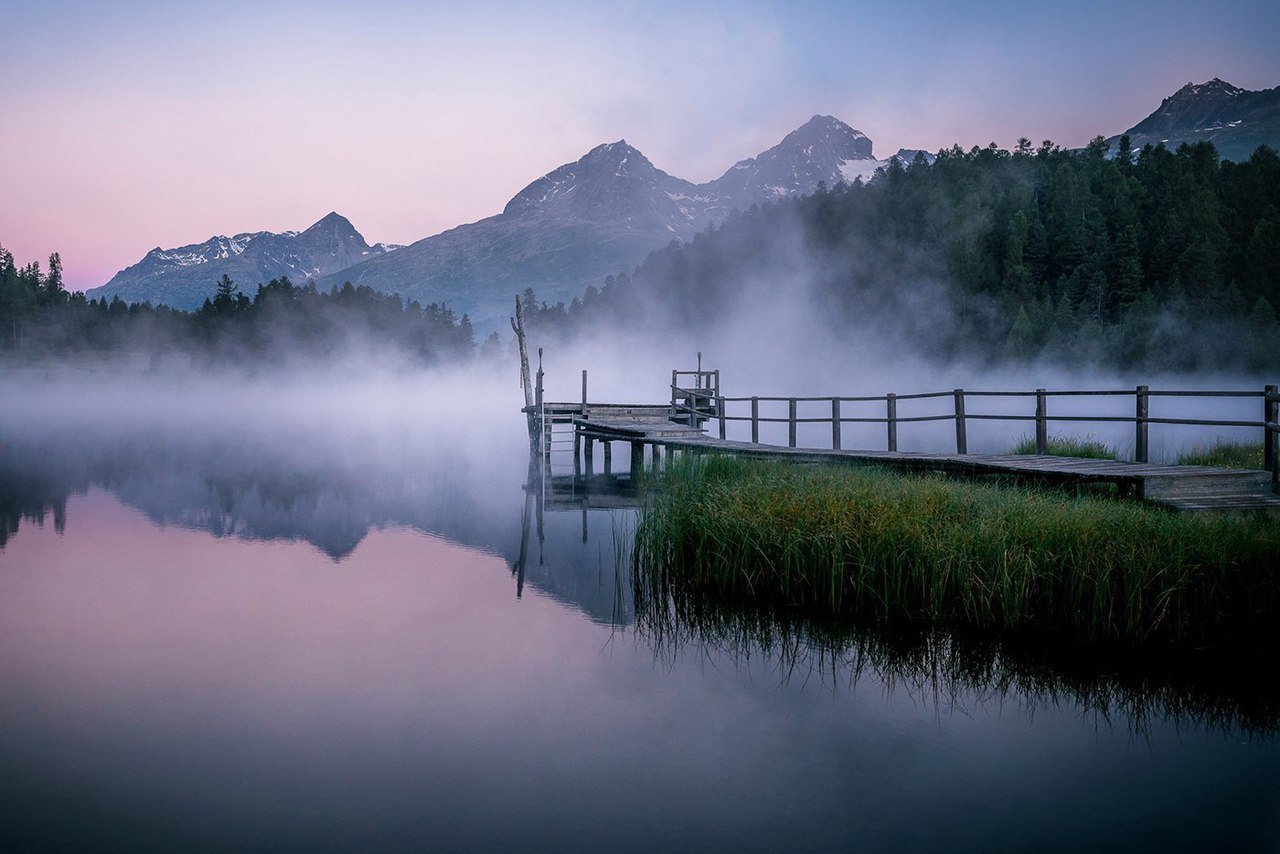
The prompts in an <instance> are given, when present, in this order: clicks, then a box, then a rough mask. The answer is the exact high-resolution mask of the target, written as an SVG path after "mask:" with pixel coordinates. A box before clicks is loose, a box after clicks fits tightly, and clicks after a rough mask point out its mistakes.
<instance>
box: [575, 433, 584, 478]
mask: <svg viewBox="0 0 1280 854" xmlns="http://www.w3.org/2000/svg"><path fill="white" fill-rule="evenodd" d="M573 476H574V477H581V476H582V434H581V433H580V432H578V429H577V428H576V427H575V428H574V430H573Z"/></svg>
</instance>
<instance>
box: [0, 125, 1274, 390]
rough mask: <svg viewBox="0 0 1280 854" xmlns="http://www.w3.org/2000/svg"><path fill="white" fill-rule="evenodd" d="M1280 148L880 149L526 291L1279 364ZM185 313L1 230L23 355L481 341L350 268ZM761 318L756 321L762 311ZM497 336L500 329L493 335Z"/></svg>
mask: <svg viewBox="0 0 1280 854" xmlns="http://www.w3.org/2000/svg"><path fill="white" fill-rule="evenodd" d="M1278 232H1280V157H1278V156H1277V154H1276V152H1275V151H1273V150H1271V149H1269V148H1266V147H1261V148H1259V149H1258V150H1257V151H1256V152H1255V153H1254V155H1253V156H1252V157H1251V158H1250V159H1249V160H1248V161H1246V162H1243V163H1236V162H1231V161H1221V160H1219V158H1218V156H1217V153H1216V151H1215V150H1214V148H1213V145H1212V144H1211V143H1208V142H1204V143H1199V144H1197V145H1194V146H1189V145H1182V146H1180V147H1179V148H1178V149H1177V150H1176V151H1169V150H1167V149H1166V148H1165V147H1163V146H1157V147H1151V146H1146V147H1144V148H1143V149H1142V150H1141V151H1136V152H1135V151H1133V150H1131V149H1130V147H1129V145H1128V140H1127V138H1122V139H1121V141H1120V143H1119V146H1118V150H1116V151H1109V150H1108V147H1107V144H1106V143H1105V142H1104V141H1103V140H1102V138H1101V137H1099V138H1097V139H1095V140H1094V141H1093V142H1092V143H1090V145H1089V146H1087V147H1086V148H1084V149H1081V150H1064V149H1062V148H1060V147H1058V146H1055V145H1053V144H1052V143H1050V142H1045V143H1043V144H1042V145H1041V146H1040V147H1039V148H1033V147H1032V145H1031V144H1030V143H1029V142H1028V141H1027V140H1025V139H1023V140H1020V141H1019V144H1018V145H1017V147H1016V148H1015V149H1014V150H1013V151H1006V150H1002V149H999V148H997V147H996V146H995V144H994V143H993V144H992V145H990V146H988V147H986V148H976V147H975V148H973V149H971V150H969V151H964V150H961V149H960V148H959V147H952V148H951V149H949V150H943V151H941V152H939V153H938V154H937V156H936V158H935V159H933V160H932V161H931V160H930V159H928V158H926V157H924V156H923V155H919V156H917V157H916V159H915V161H914V162H913V163H912V164H910V165H909V166H903V165H902V164H900V163H899V162H898V161H896V160H893V161H890V163H889V166H888V167H887V168H886V169H885V170H884V171H883V174H880V175H878V177H877V179H876V180H874V181H872V182H870V183H868V184H865V185H864V184H863V183H861V182H860V181H859V182H856V183H854V184H852V185H845V184H841V185H839V186H836V187H834V188H829V189H828V188H821V189H820V190H819V192H818V193H816V194H814V195H812V196H807V197H803V198H796V199H784V200H781V201H779V202H777V203H774V204H769V205H765V206H762V207H752V208H751V209H750V210H748V211H735V212H734V213H732V214H731V215H730V216H729V217H728V218H727V219H726V220H725V221H724V222H723V223H722V224H720V225H719V226H717V227H715V228H712V229H710V230H708V231H706V232H703V233H702V234H699V235H698V236H696V237H695V238H694V240H693V241H692V242H690V243H688V244H677V243H673V244H672V245H671V246H669V247H667V248H666V249H663V250H661V251H658V252H656V253H654V254H653V255H651V256H650V257H649V259H648V260H647V261H645V262H644V263H643V264H642V265H640V266H639V267H638V268H637V269H636V270H635V271H634V273H631V274H628V273H627V272H620V273H619V274H618V275H617V276H610V277H608V278H607V279H606V280H605V281H604V282H603V283H602V287H601V288H595V287H592V288H588V290H587V292H586V293H585V294H584V295H583V296H582V298H580V299H575V300H574V301H573V302H572V303H571V304H570V305H568V306H566V305H564V304H562V303H557V304H555V305H547V304H545V303H540V302H539V301H538V300H537V296H536V294H534V293H533V292H532V291H529V290H526V291H525V293H524V297H523V305H524V310H525V314H526V322H527V323H529V325H530V326H531V328H532V329H533V330H534V331H535V332H538V333H539V334H541V335H544V336H568V337H572V336H573V335H575V334H576V333H578V332H580V331H583V330H586V329H598V328H600V327H602V326H603V327H604V328H608V327H609V325H610V324H627V325H634V324H636V323H637V322H640V319H641V318H643V319H644V322H653V323H659V324H661V325H663V326H664V327H666V328H674V329H677V330H679V329H681V328H682V327H685V326H689V325H692V326H702V325H705V324H706V323H708V322H709V321H708V317H709V313H710V312H715V311H719V310H721V309H725V308H727V307H731V306H733V305H734V304H736V303H740V302H741V301H742V300H743V299H750V298H752V295H759V294H760V293H761V292H762V291H761V288H764V289H766V290H768V289H773V290H774V291H775V293H774V296H777V297H781V298H783V299H787V298H794V299H796V300H802V299H803V300H809V301H813V302H814V304H815V305H816V307H817V308H818V309H819V311H818V312H817V314H819V315H820V316H822V317H824V318H826V319H827V320H828V321H829V322H830V323H831V324H832V328H833V329H835V330H846V331H848V332H849V333H850V334H855V335H856V334H861V333H866V332H867V331H868V330H871V329H874V330H876V334H878V335H882V336H885V335H887V336H890V337H891V338H892V339H893V340H894V342H895V346H898V347H901V348H904V349H910V350H912V351H914V352H916V353H919V354H923V355H925V356H926V357H930V358H933V359H936V360H939V361H946V360H951V359H956V358H978V359H980V360H983V361H986V362H988V363H993V364H995V363H1002V362H1010V361H1016V362H1022V361H1028V360H1033V359H1043V360H1047V361H1050V362H1062V363H1070V364H1076V365H1080V364H1097V365H1109V366H1114V367H1119V368H1140V369H1148V370H1162V369H1169V370H1186V371H1193V370H1212V369H1247V370H1275V369H1276V368H1280V348H1277V347H1276V346H1275V342H1276V341H1277V336H1278V334H1280V325H1278V324H1277V318H1276V307H1277V306H1278V305H1280V235H1278ZM210 286H211V287H210V290H211V293H210V297H209V299H207V300H206V301H205V303H204V305H203V306H202V307H201V308H199V309H198V310H196V311H194V312H182V311H175V310H172V309H169V308H166V307H163V306H153V305H151V304H149V303H135V304H130V305H126V304H125V303H123V302H122V301H121V300H119V298H116V299H115V300H113V301H112V302H109V303H108V302H106V301H104V300H87V299H85V297H84V296H83V295H82V294H78V293H77V294H71V293H68V292H67V291H66V289H65V287H64V286H63V283H62V270H61V261H60V259H59V258H58V256H57V255H56V254H55V255H53V256H52V257H51V258H50V259H49V265H48V269H47V270H43V271H42V270H41V268H40V266H39V265H38V264H36V263H30V264H27V265H26V266H24V267H18V266H16V265H15V263H14V259H13V257H12V255H11V254H10V253H8V252H5V251H4V250H3V249H2V248H0V327H2V328H0V348H2V349H6V350H11V351H13V350H16V351H21V352H24V353H31V354H37V355H40V354H57V353H74V352H86V351H112V350H116V351H130V352H137V351H147V350H150V351H153V352H155V351H162V350H164V349H165V348H169V347H191V346H195V347H196V348H197V349H198V350H199V351H204V352H208V353H212V354H216V355H218V356H220V357H225V356H229V355H242V356H246V357H250V358H257V357H260V356H262V355H263V354H265V353H267V352H269V351H270V350H271V349H272V348H275V347H278V346H280V345H289V346H292V347H294V348H298V349H300V350H301V351H302V352H304V353H330V352H336V351H337V350H340V349H341V347H342V346H343V345H344V344H345V343H347V342H351V341H354V340H358V339H361V338H363V340H372V341H377V342H380V343H382V344H392V345H398V346H400V347H401V348H403V349H404V350H405V351H407V352H409V353H411V354H413V355H415V356H416V357H419V358H421V359H422V360H423V361H426V362H436V361H441V360H446V361H447V360H452V359H456V358H460V357H463V356H467V355H470V354H472V353H473V352H474V350H475V343H474V337H473V334H472V329H471V324H470V321H469V320H468V318H467V317H466V315H463V316H462V317H461V318H455V317H454V315H453V312H452V311H451V310H450V309H448V308H447V307H444V306H441V305H437V304H430V305H427V306H422V305H420V304H418V303H417V302H416V301H411V302H409V303H407V304H406V303H405V302H404V301H403V300H402V299H401V298H400V297H399V296H397V295H388V294H382V293H378V292H375V291H373V290H371V289H369V288H368V287H353V286H351V285H350V284H347V285H345V286H344V287H342V288H334V289H332V290H330V291H328V292H322V291H318V290H317V289H316V288H315V286H314V285H313V284H310V283H308V284H306V285H302V286H296V285H294V284H292V283H291V282H290V281H289V280H287V279H279V280H273V281H271V282H269V283H266V284H261V285H258V287H257V290H256V293H255V295H254V296H253V297H252V298H250V297H249V296H248V295H247V294H245V293H242V292H241V291H240V290H239V288H238V287H237V285H236V283H234V282H232V281H230V280H229V279H227V278H226V277H225V276H224V277H223V279H222V281H221V282H211V283H210ZM762 322H765V321H763V320H762ZM489 343H490V344H494V343H496V341H495V340H494V339H493V338H492V337H491V338H490V341H489Z"/></svg>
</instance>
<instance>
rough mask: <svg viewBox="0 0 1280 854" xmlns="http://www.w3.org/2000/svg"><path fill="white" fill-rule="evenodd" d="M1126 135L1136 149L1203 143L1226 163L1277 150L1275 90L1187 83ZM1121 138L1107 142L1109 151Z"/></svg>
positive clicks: (1279, 130)
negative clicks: (1262, 149)
mask: <svg viewBox="0 0 1280 854" xmlns="http://www.w3.org/2000/svg"><path fill="white" fill-rule="evenodd" d="M1125 133H1127V134H1128V135H1129V139H1130V143H1131V145H1132V146H1133V148H1135V149H1138V148H1141V147H1142V146H1144V145H1147V144H1151V145H1158V144H1160V143H1164V144H1165V147H1167V148H1177V147H1178V146H1179V145H1181V144H1182V143H1184V142H1187V143H1196V142H1202V141H1206V140H1207V141H1209V142H1212V143H1213V144H1214V146H1215V147H1216V148H1217V149H1218V154H1219V155H1220V156H1221V157H1222V158H1224V159H1226V160H1235V161H1243V160H1248V159H1249V157H1250V156H1251V155H1252V154H1253V152H1254V151H1255V150H1256V149H1257V147H1258V146H1259V145H1269V146H1271V147H1272V148H1277V147H1280V86H1278V87H1276V88H1274V89H1262V90H1259V91H1250V90H1248V89H1241V88H1240V87H1238V86H1233V85H1232V84H1230V83H1227V82H1226V81H1225V80H1220V79H1219V78H1217V77H1215V78H1213V79H1212V80H1210V81H1208V82H1206V83H1199V84H1196V83H1188V84H1187V85H1185V86H1183V87H1182V88H1181V89H1179V90H1178V91H1177V92H1174V93H1173V94H1172V95H1170V96H1169V97H1167V98H1165V99H1164V100H1163V101H1161V102H1160V106H1159V107H1158V108H1157V109H1156V110H1155V112H1153V113H1152V114H1151V115H1149V116H1147V117H1146V118H1145V119H1143V120H1142V121H1140V122H1138V123H1137V124H1136V125H1134V126H1133V127H1131V128H1129V130H1127V131H1125ZM1120 136H1121V135H1120V134H1117V135H1116V136H1113V137H1111V139H1110V140H1108V142H1111V143H1112V145H1113V146H1114V144H1115V142H1116V141H1118V140H1119V139H1120Z"/></svg>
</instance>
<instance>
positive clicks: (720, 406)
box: [716, 397, 725, 441]
mask: <svg viewBox="0 0 1280 854" xmlns="http://www.w3.org/2000/svg"><path fill="white" fill-rule="evenodd" d="M716 412H717V414H718V415H719V416H720V440H721V441H724V422H725V417H724V398H723V397H717V398H716Z"/></svg>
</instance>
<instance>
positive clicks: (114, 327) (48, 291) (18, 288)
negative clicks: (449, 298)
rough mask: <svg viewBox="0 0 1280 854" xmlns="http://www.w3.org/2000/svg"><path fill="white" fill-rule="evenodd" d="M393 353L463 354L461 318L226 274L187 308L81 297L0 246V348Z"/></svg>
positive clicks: (372, 294)
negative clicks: (242, 285) (243, 285)
mask: <svg viewBox="0 0 1280 854" xmlns="http://www.w3.org/2000/svg"><path fill="white" fill-rule="evenodd" d="M370 344H374V345H377V346H380V347H395V348H397V349H398V350H400V351H401V352H404V353H408V354H410V355H411V356H413V357H414V358H416V359H418V360H421V361H423V362H425V363H436V362H442V361H451V360H456V359H459V358H464V357H468V356H471V355H472V354H473V353H474V352H475V338H474V334H473V331H472V328H471V321H470V319H469V318H468V317H467V315H465V314H464V315H462V316H461V317H455V316H454V313H453V311H452V310H451V309H449V308H448V307H446V306H443V305H440V304H438V303H429V304H427V305H421V304H419V303H418V302H417V301H416V300H411V301H409V302H407V303H406V302H405V301H404V300H402V299H401V297H400V296H399V295H398V294H384V293H380V292H378V291H375V290H373V289H372V288H369V287H368V286H364V285H361V286H359V287H355V286H353V285H351V284H350V283H349V282H348V283H346V284H344V285H343V286H342V287H336V286H335V287H333V288H331V289H330V290H328V291H320V290H318V289H317V288H316V286H315V283H314V282H307V283H306V284H304V285H295V284H293V283H292V282H291V281H290V280H289V279H288V278H279V279H272V280H271V281H270V282H267V283H266V284H260V285H258V287H257V290H256V292H255V293H254V295H253V296H252V297H250V296H249V295H247V294H245V293H244V292H243V291H241V290H240V289H239V287H238V286H237V285H236V283H235V282H233V281H232V280H231V279H230V278H229V277H228V276H226V275H223V277H222V279H221V280H220V281H218V282H217V283H216V284H214V285H213V289H212V293H211V295H210V296H209V297H208V298H206V299H205V301H204V304H203V305H202V306H201V307H200V308H198V309H196V310H195V311H191V312H188V311H181V310H176V309H172V308H169V307H168V306H163V305H152V304H151V303H150V302H135V303H126V302H125V301H124V300H122V299H120V297H119V296H116V297H113V298H112V299H111V300H110V301H108V300H106V299H87V298H86V297H85V295H84V294H83V293H79V292H76V293H71V292H68V291H67V289H66V288H65V286H64V285H63V281H62V261H61V258H60V257H59V255H58V254H57V253H54V254H53V255H51V256H50V258H49V266H48V269H47V271H42V270H41V268H40V265H39V263H38V262H31V263H29V264H27V265H25V266H23V267H18V266H16V265H15V263H14V260H13V255H12V253H10V252H8V251H7V250H5V249H4V248H3V247H0V350H9V351H16V352H20V353H23V354H30V355H33V356H49V355H67V354H83V353H90V352H94V353H108V352H122V353H133V354H138V353H142V354H151V355H153V356H155V355H163V354H165V353H167V352H170V351H176V350H181V351H183V352H188V353H192V354H196V355H201V354H203V355H205V356H208V357H210V358H215V359H217V360H220V361H226V360H231V361H235V360H245V361H261V360H264V359H270V358H272V357H287V356H307V357H310V356H325V355H339V354H341V353H343V352H346V351H348V350H349V349H350V348H352V347H368V346H369V345H370Z"/></svg>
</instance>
